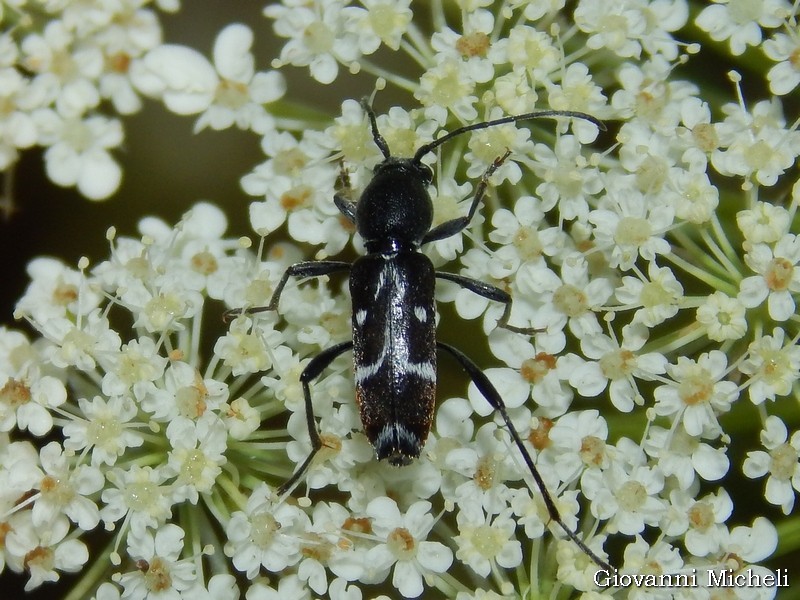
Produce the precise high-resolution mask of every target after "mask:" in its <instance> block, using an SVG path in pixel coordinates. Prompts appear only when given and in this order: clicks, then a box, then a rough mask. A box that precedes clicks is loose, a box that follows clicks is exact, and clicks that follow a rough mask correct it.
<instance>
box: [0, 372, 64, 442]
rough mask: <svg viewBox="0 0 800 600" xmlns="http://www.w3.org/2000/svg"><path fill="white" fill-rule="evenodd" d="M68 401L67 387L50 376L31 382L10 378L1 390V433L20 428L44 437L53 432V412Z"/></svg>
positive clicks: (26, 379)
mask: <svg viewBox="0 0 800 600" xmlns="http://www.w3.org/2000/svg"><path fill="white" fill-rule="evenodd" d="M66 400H67V391H66V388H65V387H64V384H63V383H62V382H61V381H59V380H58V379H56V378H55V377H52V376H50V375H45V376H44V377H36V378H33V379H32V380H28V378H22V379H15V378H13V377H7V378H6V380H5V382H4V383H3V387H2V388H0V431H11V430H12V429H13V428H14V427H18V428H19V429H21V430H26V429H27V430H28V431H30V432H31V433H32V434H33V435H36V436H43V435H45V434H46V433H48V432H49V431H50V430H51V429H52V428H53V416H52V414H51V413H50V410H51V409H54V408H57V407H59V406H61V405H62V404H64V402H66Z"/></svg>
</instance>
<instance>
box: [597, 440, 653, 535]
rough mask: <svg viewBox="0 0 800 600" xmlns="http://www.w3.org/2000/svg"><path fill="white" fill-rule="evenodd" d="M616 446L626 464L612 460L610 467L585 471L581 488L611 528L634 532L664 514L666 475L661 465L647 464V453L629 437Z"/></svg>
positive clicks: (611, 530)
mask: <svg viewBox="0 0 800 600" xmlns="http://www.w3.org/2000/svg"><path fill="white" fill-rule="evenodd" d="M617 449H618V450H619V452H620V454H621V455H622V457H624V458H623V460H624V461H625V463H624V464H623V463H622V461H613V462H611V464H610V466H609V468H608V469H603V470H600V469H589V470H586V471H584V473H583V475H582V476H581V487H582V488H583V492H584V494H585V495H586V497H587V498H589V499H590V500H591V501H592V504H591V510H592V514H593V515H594V516H595V517H597V518H598V519H603V520H606V519H608V523H607V525H606V527H607V530H608V531H610V532H615V531H620V532H622V533H624V534H626V535H634V534H637V533H641V532H642V531H644V527H645V525H656V524H658V521H659V519H661V517H662V516H663V514H664V512H665V510H666V506H665V503H664V501H663V500H662V499H661V498H660V497H659V493H660V492H661V490H662V488H663V487H664V475H663V474H662V473H661V471H660V470H659V469H658V467H648V466H645V465H644V460H643V459H644V453H643V452H642V451H641V450H640V449H639V448H638V447H637V446H636V445H635V444H633V443H632V442H631V441H630V440H628V439H625V438H623V439H622V440H620V441H619V442H618V444H617Z"/></svg>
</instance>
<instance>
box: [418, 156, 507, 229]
mask: <svg viewBox="0 0 800 600" xmlns="http://www.w3.org/2000/svg"><path fill="white" fill-rule="evenodd" d="M510 155H511V150H506V151H505V153H504V154H503V156H498V157H497V158H496V159H495V160H494V162H493V163H492V164H490V165H489V168H487V169H486V170H485V171H484V172H483V175H481V179H480V181H479V182H478V186H477V187H476V188H475V195H474V196H473V197H472V204H471V205H470V207H469V212H468V213H467V216H466V217H458V218H456V219H450V220H449V221H445V222H444V223H441V224H440V225H437V226H436V227H434V228H433V229H431V230H430V231H429V232H428V233H426V234H425V237H423V238H422V244H427V243H428V242H435V241H436V240H442V239H444V238H449V237H450V236H452V235H456V234H457V233H459V232H460V231H463V230H464V229H465V228H466V227H467V225H469V222H470V221H472V217H474V216H475V213H476V212H477V210H478V206H480V203H481V202H482V201H483V198H484V196H485V195H486V188H487V187H488V185H489V177H491V176H492V174H493V173H494V172H495V171H496V170H497V169H499V168H500V165H502V164H503V163H504V162H505V161H506V159H507V158H508V157H509V156H510Z"/></svg>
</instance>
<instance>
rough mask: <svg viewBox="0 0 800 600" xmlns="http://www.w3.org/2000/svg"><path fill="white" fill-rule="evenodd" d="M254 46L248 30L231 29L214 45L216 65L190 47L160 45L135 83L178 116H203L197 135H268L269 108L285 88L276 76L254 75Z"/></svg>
mask: <svg viewBox="0 0 800 600" xmlns="http://www.w3.org/2000/svg"><path fill="white" fill-rule="evenodd" d="M252 42H253V32H252V31H251V30H250V28H249V27H247V26H245V25H241V24H233V25H228V26H227V27H226V28H225V29H223V30H222V31H221V32H220V33H219V35H218V36H217V39H216V42H215V43H214V64H213V65H212V64H211V63H209V62H208V61H207V60H206V58H205V57H204V56H203V55H202V54H200V53H198V52H196V51H194V50H192V49H191V48H187V47H185V46H174V45H163V46H159V47H157V48H154V49H153V50H151V51H150V52H148V53H147V55H146V56H145V57H144V59H143V60H142V61H141V62H140V63H138V64H137V65H136V66H137V67H138V68H137V69H135V70H134V72H133V73H132V76H133V80H134V82H135V83H136V85H137V86H138V87H139V88H140V89H141V90H142V91H144V92H145V93H147V94H149V95H152V96H158V97H161V98H162V99H163V100H164V103H165V104H166V105H167V107H168V108H169V109H170V110H172V111H174V112H176V113H178V114H182V115H190V114H197V113H202V114H201V115H200V117H199V118H198V119H197V121H196V123H195V131H200V130H201V129H203V128H205V127H207V126H208V127H211V128H212V129H227V128H229V127H231V126H232V125H234V124H235V125H236V126H237V127H238V128H239V129H252V130H253V131H255V132H256V133H261V134H263V133H265V132H266V131H268V130H271V129H272V127H273V119H272V117H271V116H270V115H269V114H268V113H267V111H266V109H265V108H264V105H265V104H268V103H270V102H274V101H275V100H278V99H279V98H281V97H282V96H283V94H284V92H285V89H286V84H285V82H284V80H283V76H282V75H281V74H280V73H278V72H277V71H269V72H258V73H256V72H255V67H254V64H253V63H254V59H253V55H252V54H251V53H250V46H251V45H252Z"/></svg>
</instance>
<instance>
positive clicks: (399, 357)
mask: <svg viewBox="0 0 800 600" xmlns="http://www.w3.org/2000/svg"><path fill="white" fill-rule="evenodd" d="M362 107H363V109H364V111H365V113H366V115H367V117H368V119H369V124H370V128H371V132H372V138H373V141H374V143H375V145H376V146H377V147H378V149H379V150H380V151H381V153H382V154H383V161H382V162H380V163H379V164H378V165H377V166H376V167H375V169H374V171H373V174H372V179H371V180H370V181H369V183H368V184H367V186H366V188H365V189H364V191H363V192H362V193H361V196H360V198H359V200H358V202H357V203H353V202H351V201H350V200H349V199H348V198H347V197H345V195H343V194H339V193H337V194H335V195H334V202H335V204H336V207H337V208H338V209H339V211H340V212H341V214H342V215H343V216H344V217H345V218H346V219H348V220H349V221H350V222H351V223H353V224H354V225H355V228H356V231H357V232H358V233H359V234H360V235H361V237H362V238H363V240H364V246H365V248H366V254H365V255H364V256H361V257H360V258H358V259H356V260H355V262H353V263H349V262H342V261H336V260H320V261H304V262H299V263H296V264H293V265H291V266H290V267H289V268H287V269H286V271H285V272H284V273H283V276H282V277H281V279H280V281H279V282H278V285H277V286H276V288H275V290H274V292H273V294H272V298H271V299H270V301H269V303H268V304H267V305H266V306H262V307H251V308H246V309H235V310H232V311H229V312H228V313H227V316H228V317H231V316H234V315H239V314H253V313H257V312H261V311H275V310H277V309H278V303H279V301H280V297H281V294H282V292H283V289H284V287H285V286H286V284H287V282H288V281H289V279H290V278H293V277H299V278H310V277H321V276H324V275H331V274H334V273H349V276H350V292H351V297H352V329H353V339H352V341H346V342H342V343H339V344H336V345H334V346H331V347H330V348H327V349H325V350H323V351H322V352H320V353H319V354H317V355H316V356H314V357H313V358H312V359H311V361H310V362H309V363H308V364H307V365H306V367H305V368H304V369H303V371H302V373H301V374H300V382H301V384H302V387H303V396H304V400H305V410H306V420H307V427H308V434H309V437H310V438H311V453H310V454H309V455H308V457H307V458H306V459H305V461H304V462H303V463H302V464H301V465H300V467H299V468H298V469H297V470H296V471H295V473H294V474H293V475H292V476H291V477H290V478H289V480H288V481H286V483H284V484H283V485H282V486H281V487H280V491H281V492H285V491H286V490H288V489H290V488H291V487H293V486H294V485H295V484H296V483H297V482H298V481H299V480H300V478H301V477H302V476H303V475H304V474H305V472H306V470H307V469H308V468H309V466H310V465H311V461H312V460H313V459H314V456H315V455H316V453H317V452H318V451H319V450H320V448H321V447H322V441H321V438H320V434H319V432H318V431H317V426H316V421H315V417H314V411H313V406H312V402H311V389H310V383H311V382H312V381H313V380H315V379H316V378H317V377H319V375H320V374H321V373H322V372H323V371H324V370H325V369H326V368H327V367H328V366H329V365H330V364H331V363H332V362H333V361H334V360H335V359H336V358H337V357H338V356H340V355H341V354H343V353H345V352H347V351H349V350H352V351H353V366H354V377H355V389H356V403H357V405H358V410H359V413H360V416H361V422H362V425H363V428H364V432H365V434H366V436H367V438H368V439H369V441H370V443H371V444H372V446H373V448H374V449H375V453H376V456H377V458H378V459H379V460H387V461H388V462H389V463H390V464H392V465H396V466H402V465H408V464H409V463H410V462H411V461H413V460H414V459H416V458H418V457H419V455H420V453H421V451H422V448H423V446H424V444H425V440H426V438H427V436H428V433H429V432H430V429H431V422H432V419H433V413H434V404H435V392H436V376H437V375H436V369H437V360H436V357H437V351H442V352H444V353H446V354H449V355H450V356H451V357H452V358H454V359H455V361H456V362H457V363H458V364H459V365H460V366H461V368H462V369H463V370H464V371H465V372H466V373H467V375H468V376H469V377H470V379H471V380H472V381H473V383H474V384H475V386H476V387H477V389H478V391H479V392H480V393H481V394H482V395H483V397H484V398H486V400H487V402H489V404H490V405H491V406H492V408H493V409H494V410H495V411H497V412H498V414H500V416H501V418H502V420H503V421H504V423H505V425H506V427H507V429H508V431H509V433H510V435H511V438H512V440H513V442H514V444H515V445H516V447H517V448H518V449H519V451H520V453H521V455H522V458H523V460H524V462H525V464H526V466H527V468H528V470H529V471H530V473H531V475H532V476H533V479H534V481H535V482H536V485H537V486H538V488H539V490H540V492H541V494H542V497H543V499H544V503H545V505H546V507H547V511H548V513H549V516H550V518H551V519H552V520H553V521H555V522H556V523H558V525H559V526H560V527H561V529H563V530H564V533H565V534H566V535H567V537H569V538H570V539H571V540H572V541H573V542H574V543H575V544H576V545H577V546H578V547H579V548H580V549H581V550H582V551H583V552H584V553H586V555H587V556H589V558H591V560H592V561H593V562H595V563H596V564H597V565H598V566H600V567H601V568H603V569H606V570H608V571H609V572H613V571H614V570H615V569H614V568H613V567H611V565H610V564H609V563H608V562H606V561H605V560H603V559H601V558H600V557H599V556H597V554H596V553H595V552H594V551H592V550H591V549H590V548H589V547H588V546H587V545H586V544H585V543H584V542H583V540H581V539H580V538H579V537H578V535H577V533H576V532H574V531H573V530H572V529H570V528H569V527H567V525H566V524H565V523H564V521H563V519H562V518H561V515H560V514H559V512H558V509H557V508H556V506H555V503H554V502H553V499H552V497H551V496H550V493H549V492H548V491H547V488H546V486H545V483H544V481H543V479H542V477H541V475H540V474H539V472H538V471H537V469H536V466H535V465H534V464H533V460H532V459H531V456H530V454H529V453H528V451H527V450H526V449H525V446H524V444H523V442H522V439H521V438H520V435H519V433H518V432H517V430H516V428H515V427H514V425H513V423H512V422H511V419H510V417H509V415H508V412H507V410H506V406H505V404H504V402H503V399H502V398H501V396H500V394H499V392H498V391H497V389H496V388H495V387H494V385H493V384H492V383H491V382H490V381H489V378H488V377H487V376H486V375H485V374H484V373H483V371H481V369H480V368H479V367H478V366H477V365H476V364H475V363H474V362H473V361H472V360H471V359H470V358H469V357H468V356H467V355H466V354H464V353H463V352H461V351H460V350H458V349H457V348H455V347H453V346H451V345H449V344H445V343H443V342H439V341H437V340H436V330H435V310H436V308H435V300H434V287H435V282H436V279H443V280H447V281H452V282H454V283H456V284H458V285H460V286H461V287H463V288H466V289H467V290H469V291H471V292H474V293H476V294H478V295H480V296H483V297H484V298H487V299H489V300H493V301H496V302H500V303H502V304H503V305H504V310H503V313H502V316H501V317H500V319H499V320H498V322H497V325H498V327H503V328H505V329H509V330H511V331H514V332H517V333H522V334H529V335H532V334H534V333H536V332H537V330H536V329H531V328H523V327H515V326H513V325H510V324H509V323H508V320H509V317H510V314H511V304H512V299H511V296H510V294H508V293H507V292H506V291H504V290H502V289H500V288H498V287H496V286H493V285H490V284H488V283H485V282H482V281H478V280H475V279H472V278H469V277H465V276H462V275H456V274H453V273H446V272H442V271H437V270H435V269H434V266H433V263H432V262H431V261H430V259H429V258H428V257H427V256H425V255H424V254H423V253H422V252H421V251H420V248H421V247H422V246H424V245H425V244H428V243H430V242H434V241H436V240H441V239H444V238H448V237H450V236H453V235H456V234H458V233H460V232H461V231H463V230H464V229H465V228H466V227H467V226H468V225H469V223H470V221H471V220H472V218H473V217H474V215H475V213H476V212H477V210H478V207H479V206H480V205H481V202H482V201H483V198H484V196H485V195H486V189H487V186H488V182H489V178H490V177H491V176H492V174H493V173H494V172H495V171H496V170H497V169H498V168H499V167H500V166H501V165H502V164H503V162H504V161H505V160H506V159H507V158H508V157H509V155H510V154H511V152H510V150H506V152H505V153H504V154H503V155H502V156H499V157H498V158H497V159H495V160H494V162H493V163H492V164H491V165H489V167H488V168H487V169H486V170H485V172H484V173H483V175H482V176H481V178H480V180H479V182H478V184H477V186H476V188H475V193H474V195H473V197H472V202H471V204H470V207H469V210H468V212H467V214H466V215H465V216H462V217H458V218H455V219H451V220H449V221H446V222H444V223H441V224H440V225H437V226H436V227H432V223H433V203H432V201H431V197H430V195H429V193H428V189H427V188H428V186H429V185H430V184H431V182H432V180H433V172H432V171H431V169H430V168H429V167H428V166H426V165H425V164H423V163H422V159H423V157H424V156H426V155H427V154H428V153H430V152H432V151H433V150H434V149H436V148H438V147H439V146H440V145H442V144H443V143H445V142H447V141H449V140H451V139H453V138H454V137H456V136H459V135H462V134H464V133H467V132H470V131H475V130H478V129H486V128H489V127H495V126H497V125H502V124H505V123H512V122H517V121H525V120H530V119H537V118H543V117H568V118H579V119H584V120H588V121H591V122H592V123H594V124H595V125H597V126H598V127H600V128H601V129H605V127H604V126H603V124H602V123H601V122H600V121H598V120H597V119H595V118H594V117H592V116H591V115H588V114H585V113H581V112H575V111H559V110H546V111H538V112H532V113H525V114H520V115H515V116H508V117H503V118H499V119H494V120H490V121H484V122H480V123H475V124H471V125H466V126H463V127H459V128H458V129H455V130H453V131H451V132H449V133H446V134H445V135H443V136H441V137H439V138H437V139H436V140H434V141H432V142H430V143H428V144H424V145H423V146H421V147H420V148H419V149H418V150H417V151H416V153H415V154H414V156H413V157H411V158H401V157H396V156H392V155H391V153H390V151H389V146H388V144H387V143H386V140H385V139H384V138H383V136H382V135H381V134H380V132H379V130H378V124H377V119H376V117H375V113H374V111H373V110H372V107H371V105H370V104H369V102H368V101H367V100H366V99H365V100H362ZM343 179H345V180H346V175H345V176H343ZM345 183H346V185H347V183H348V182H345Z"/></svg>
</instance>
